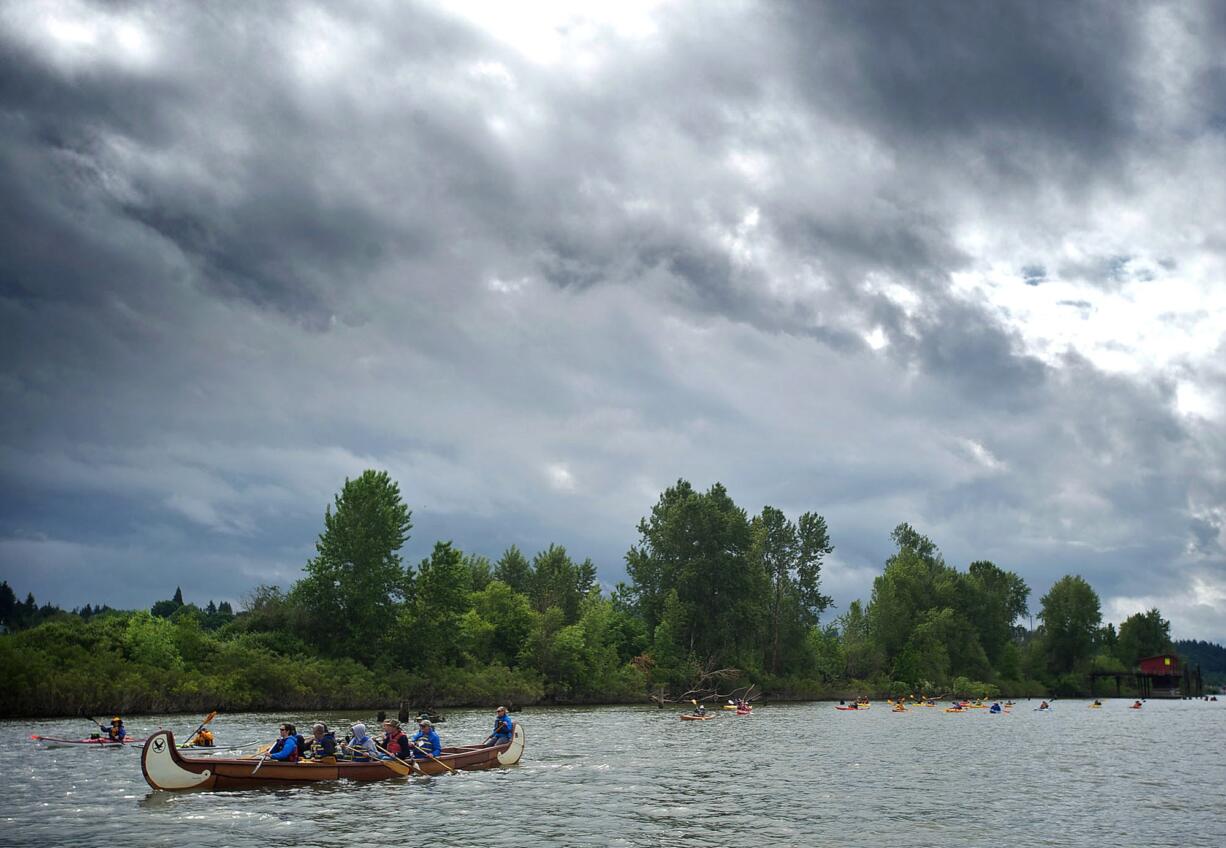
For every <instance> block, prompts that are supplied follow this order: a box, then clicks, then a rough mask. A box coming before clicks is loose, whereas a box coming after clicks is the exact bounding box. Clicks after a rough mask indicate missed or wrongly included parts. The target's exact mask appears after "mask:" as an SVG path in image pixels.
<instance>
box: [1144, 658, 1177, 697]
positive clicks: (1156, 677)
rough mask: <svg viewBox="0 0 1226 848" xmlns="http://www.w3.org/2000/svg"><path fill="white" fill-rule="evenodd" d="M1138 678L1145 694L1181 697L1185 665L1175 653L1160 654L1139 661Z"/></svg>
mask: <svg viewBox="0 0 1226 848" xmlns="http://www.w3.org/2000/svg"><path fill="white" fill-rule="evenodd" d="M1137 672H1138V674H1137V679H1138V682H1139V683H1141V691H1142V694H1143V695H1159V696H1162V695H1168V696H1173V697H1179V692H1180V688H1179V684H1180V681H1181V679H1182V678H1183V667H1182V666H1181V665H1180V663H1179V657H1177V656H1176V655H1175V654H1158V655H1157V656H1154V657H1142V658H1141V659H1140V660H1138V661H1137Z"/></svg>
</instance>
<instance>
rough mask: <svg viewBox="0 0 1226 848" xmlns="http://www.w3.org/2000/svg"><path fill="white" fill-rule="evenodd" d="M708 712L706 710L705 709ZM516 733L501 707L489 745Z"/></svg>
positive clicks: (500, 742) (506, 740)
mask: <svg viewBox="0 0 1226 848" xmlns="http://www.w3.org/2000/svg"><path fill="white" fill-rule="evenodd" d="M703 712H706V709H705V708H704V709H703ZM514 732H515V726H514V724H513V723H512V722H511V717H510V716H509V715H507V708H506V707H499V708H498V709H497V710H496V711H495V713H494V732H493V733H492V734H490V738H489V739H486V740H485V743H486V744H487V745H502V744H504V743H506V742H510V741H511V736H512V735H513V734H514Z"/></svg>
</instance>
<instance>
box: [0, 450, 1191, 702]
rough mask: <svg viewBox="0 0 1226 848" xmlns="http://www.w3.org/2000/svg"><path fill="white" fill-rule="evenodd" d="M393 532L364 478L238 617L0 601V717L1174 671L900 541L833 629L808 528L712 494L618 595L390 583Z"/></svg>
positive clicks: (1073, 580)
mask: <svg viewBox="0 0 1226 848" xmlns="http://www.w3.org/2000/svg"><path fill="white" fill-rule="evenodd" d="M412 527H413V522H412V514H411V512H410V510H409V509H408V507H407V506H406V505H405V503H404V501H403V499H402V497H401V494H400V490H399V486H398V485H397V484H396V483H395V482H394V481H393V480H392V479H391V478H390V477H389V476H388V474H387V473H386V472H382V471H366V472H365V473H363V474H362V475H361V476H359V477H357V478H356V479H353V480H346V481H345V483H344V485H343V486H342V488H341V490H340V492H339V493H338V494H337V495H336V497H335V499H334V501H333V503H332V504H330V505H329V506H328V507H327V509H326V510H325V513H324V516H323V529H322V531H321V532H320V534H319V537H318V539H317V541H316V546H315V547H316V551H315V555H314V556H313V557H311V559H310V560H308V561H307V562H306V564H305V566H304V569H303V576H302V578H301V579H300V580H298V581H297V582H296V583H294V584H293V585H292V586H289V587H287V588H286V589H284V590H283V589H282V588H280V587H275V586H258V587H256V588H255V589H254V590H253V591H252V592H251V594H250V596H249V597H248V598H247V599H246V601H245V603H244V604H243V605H242V608H241V609H240V610H238V611H237V612H236V611H234V610H233V609H232V608H231V606H230V605H229V604H228V603H225V602H222V603H220V604H215V603H214V602H212V601H209V602H208V603H207V604H206V605H205V606H204V607H199V606H197V605H195V604H192V603H187V602H185V601H184V599H183V596H182V592H181V591H180V590H178V589H176V591H175V594H174V596H173V597H172V598H170V599H167V600H164V601H158V602H157V603H155V604H154V605H153V607H152V608H151V609H150V610H148V611H135V612H132V611H127V612H121V611H114V610H109V609H105V608H103V609H101V610H99V609H96V608H90V607H88V606H87V607H85V608H82V609H81V610H77V611H74V612H73V613H66V612H64V611H62V610H58V608H54V607H49V606H48V605H44V606H43V607H38V606H37V605H36V604H35V602H34V599H33V597H32V596H30V597H28V598H27V601H26V603H24V604H23V603H21V602H18V601H16V596H15V595H14V593H13V591H12V590H11V589H10V588H9V587H8V586H7V584H4V585H3V587H0V623H4V624H5V625H6V626H7V628H8V630H9V631H11V632H10V633H9V635H7V636H6V637H4V638H3V639H0V672H2V673H3V674H4V675H5V678H6V679H7V680H8V681H9V682H10V685H9V686H8V687H6V688H5V690H4V691H2V692H0V712H3V714H5V715H17V714H54V713H57V712H59V713H62V712H75V711H79V710H87V711H88V710H95V709H97V710H123V711H159V710H193V711H201V710H208V709H213V708H221V709H228V710H236V709H259V708H269V709H274V708H275V709H289V708H301V709H320V708H337V709H340V708H350V707H367V706H373V705H377V704H385V705H386V704H395V703H398V702H399V703H405V704H409V705H413V706H421V707H433V706H443V705H448V704H488V703H490V702H494V701H497V702H510V703H512V704H519V705H524V704H530V703H540V702H555V703H600V702H604V703H612V702H635V701H642V700H645V699H646V698H647V697H648V696H653V697H655V698H656V699H657V700H660V701H662V702H663V701H668V700H675V699H677V698H683V697H688V696H691V695H694V694H697V695H699V696H705V697H710V696H713V695H718V694H721V693H728V692H731V691H735V690H737V689H744V688H746V687H749V686H755V687H756V688H757V690H758V691H762V692H764V693H765V694H767V695H768V696H771V697H778V698H822V697H840V696H846V695H850V694H860V693H863V694H893V695H901V694H904V693H923V694H929V695H937V694H942V693H946V692H948V693H951V694H963V695H969V694H979V695H988V694H995V693H1001V694H1012V695H1022V694H1035V695H1039V694H1044V695H1045V694H1049V693H1057V694H1076V693H1080V692H1083V691H1084V690H1085V689H1086V686H1087V683H1088V679H1087V673H1088V672H1089V671H1091V670H1100V671H1102V670H1115V669H1119V670H1126V669H1128V668H1131V667H1132V665H1134V664H1135V662H1136V660H1137V659H1138V658H1139V657H1141V656H1146V655H1150V654H1155V653H1161V652H1164V651H1170V650H1172V649H1173V645H1172V642H1171V639H1170V623H1169V622H1168V621H1166V620H1165V619H1163V618H1162V617H1161V614H1160V613H1159V611H1158V610H1156V609H1153V610H1149V611H1147V612H1145V613H1139V614H1137V615H1134V616H1131V617H1129V618H1128V619H1127V620H1125V621H1124V622H1122V623H1121V625H1120V627H1119V630H1118V631H1116V630H1115V628H1114V627H1113V626H1112V625H1111V624H1104V623H1103V621H1102V615H1101V609H1100V602H1099V598H1098V596H1097V594H1096V593H1095V592H1094V590H1093V588H1092V587H1090V585H1089V584H1088V583H1087V582H1086V581H1085V580H1083V579H1082V578H1081V577H1078V576H1076V575H1069V576H1066V577H1063V578H1061V579H1060V580H1059V581H1057V582H1056V583H1055V584H1054V585H1053V586H1052V588H1051V589H1050V591H1049V592H1048V593H1047V594H1046V595H1044V596H1043V597H1042V598H1041V599H1040V602H1039V604H1040V606H1039V609H1038V611H1037V615H1038V620H1039V622H1040V625H1039V626H1038V627H1037V628H1036V629H1034V630H1029V629H1027V628H1026V627H1024V626H1023V625H1022V621H1023V620H1024V619H1025V618H1026V616H1027V615H1028V614H1029V612H1030V609H1029V600H1030V589H1029V587H1028V586H1027V585H1026V582H1025V581H1024V580H1023V579H1022V578H1021V577H1020V576H1019V575H1018V574H1016V573H1014V572H1011V571H1008V570H1006V569H1004V568H1001V567H1000V566H998V565H996V564H994V563H992V562H988V561H986V560H981V561H976V562H972V563H970V565H969V566H968V567H967V568H966V570H965V571H960V570H958V569H957V568H955V567H953V566H951V565H949V564H947V563H946V562H945V560H944V559H943V557H942V555H941V553H940V550H939V548H938V547H937V545H936V544H935V543H934V542H933V541H932V540H930V539H928V538H927V537H925V536H923V535H922V534H921V533H919V532H918V531H917V530H915V529H914V528H912V527H911V526H910V525H909V524H900V525H899V526H898V527H897V528H895V529H894V531H893V533H892V536H891V538H892V540H893V543H894V548H895V550H894V552H893V553H892V554H891V556H890V557H889V558H888V559H887V560H886V562H885V564H884V569H883V571H882V573H881V574H880V575H879V576H878V577H877V578H876V579H875V580H874V582H873V588H872V594H871V597H870V598H869V600H868V602H867V603H863V602H861V601H855V602H853V603H851V604H850V605H849V606H848V608H847V610H846V611H845V612H843V613H842V614H841V615H838V616H837V617H830V616H829V612H830V610H831V599H830V598H829V597H828V596H827V595H825V594H823V593H822V567H823V564H824V561H825V558H826V557H827V556H829V555H830V554H831V553H832V552H833V550H834V546H833V543H832V540H831V536H830V532H829V529H828V527H827V525H826V521H825V519H824V518H823V517H822V516H821V515H818V514H817V513H815V512H806V513H804V514H802V515H800V516H799V517H798V518H797V519H796V520H795V521H793V520H791V519H789V518H788V517H787V516H786V515H785V514H784V513H783V512H782V511H781V510H779V509H776V508H774V507H771V506H766V507H764V508H763V509H762V510H761V511H760V512H758V513H756V514H752V515H751V514H749V513H748V512H747V511H746V510H745V509H743V508H741V507H740V506H738V505H737V504H736V503H735V502H734V501H733V499H732V497H731V496H730V495H729V493H728V491H727V490H726V489H725V488H724V487H723V486H722V485H720V484H718V483H717V484H715V485H713V486H711V487H710V488H709V489H707V490H705V491H699V490H696V489H695V488H694V487H693V486H691V485H690V483H688V482H687V481H685V480H679V481H678V482H677V483H676V484H675V485H673V486H670V487H669V488H668V489H666V490H665V491H664V492H663V493H662V494H661V495H660V496H659V499H658V501H657V502H656V503H655V505H654V506H652V508H651V510H650V513H649V514H648V515H646V516H644V517H643V519H642V520H641V521H640V522H639V524H638V527H637V531H638V538H637V540H636V541H635V543H634V544H633V545H632V546H631V547H630V548H629V550H628V551H627V553H626V574H627V580H626V581H625V582H623V583H619V584H618V585H617V586H616V587H615V589H614V590H613V591H611V592H605V591H602V589H601V587H600V586H599V584H598V582H597V579H596V576H597V570H596V566H595V565H594V563H593V562H592V561H591V560H590V559H583V560H581V561H580V560H577V559H576V558H574V557H572V556H571V555H570V554H569V553H568V551H567V550H566V549H565V548H564V547H562V546H559V545H549V546H548V547H547V548H545V549H544V550H541V551H539V552H537V553H535V554H533V555H531V556H529V555H527V554H525V553H523V552H521V551H520V550H519V549H518V548H516V547H514V546H512V547H509V548H507V549H506V550H505V551H503V553H502V554H501V556H500V557H499V558H498V559H496V560H491V559H489V558H487V557H485V556H482V555H479V554H473V553H466V552H464V551H461V550H459V549H458V548H456V547H455V546H454V545H453V544H452V543H450V542H442V541H440V542H437V543H436V544H435V545H434V547H433V550H432V551H431V553H430V555H429V556H428V557H425V558H424V559H422V560H421V561H420V562H418V563H416V564H407V563H405V562H404V561H403V559H402V557H401V550H402V548H403V546H404V545H405V543H406V542H407V541H408V539H409V538H410V533H411V531H412Z"/></svg>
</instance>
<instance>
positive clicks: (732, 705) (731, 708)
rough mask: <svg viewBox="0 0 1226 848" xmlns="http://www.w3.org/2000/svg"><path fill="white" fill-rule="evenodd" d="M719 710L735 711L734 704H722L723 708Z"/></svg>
mask: <svg viewBox="0 0 1226 848" xmlns="http://www.w3.org/2000/svg"><path fill="white" fill-rule="evenodd" d="M721 709H725V710H735V709H736V704H724V706H723V707H721Z"/></svg>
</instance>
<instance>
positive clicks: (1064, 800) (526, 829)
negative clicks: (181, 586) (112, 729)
mask: <svg viewBox="0 0 1226 848" xmlns="http://www.w3.org/2000/svg"><path fill="white" fill-rule="evenodd" d="M1037 703H1038V702H1037V701H1021V702H1019V704H1018V706H1017V708H1016V709H1015V711H1014V712H1013V713H1012V714H1008V715H996V716H994V715H988V714H987V712H986V710H975V711H971V712H968V713H964V714H947V713H945V712H943V711H942V710H941V709H913V710H911V711H910V712H907V713H897V714H896V713H891V712H890V711H889V710H888V708H887V707H886V705H885V704H883V703H878V704H876V705H875V706H874V707H873V708H872V709H870V710H868V711H865V712H856V713H847V712H839V711H837V710H835V709H834V708H833V705H831V704H829V703H811V704H779V705H764V706H760V707H759V708H757V709H756V710H755V711H754V713H753V714H752V715H750V716H746V717H736V716H734V715H732V714H730V713H723V714H721V715H720V716H719V718H718V719H717V720H715V721H707V722H682V721H678V719H677V711H676V710H658V709H655V708H651V707H593V708H558V709H539V710H529V711H526V712H523V713H520V714H518V715H516V716H515V718H516V719H517V720H519V721H520V722H522V724H523V727H524V729H525V731H526V736H527V748H526V750H525V755H524V759H523V761H522V763H521V764H520V765H518V766H514V767H511V768H507V769H502V770H497V771H487V772H466V773H457V774H455V775H448V776H445V777H436V778H421V777H416V778H400V779H395V780H389V781H384V782H379V783H332V784H317V785H313V786H305V787H302V788H297V789H279V790H248V791H231V792H188V793H182V794H179V793H169V792H154V791H153V790H151V789H150V788H149V786H148V785H147V784H146V783H145V781H144V779H143V777H142V776H141V770H140V751H139V747H136V748H133V749H130V750H124V749H120V750H93V749H88V748H61V749H51V750H48V749H44V748H42V747H40V746H39V745H38V744H37V743H35V742H32V741H31V740H30V739H29V736H30V734H32V733H37V734H41V735H56V736H59V735H64V736H77V735H80V734H86V735H87V734H88V733H89V731H90V727H89V725H88V724H87V723H86V722H85V721H83V720H81V719H77V720H55V721H5V722H2V723H0V727H2V728H3V733H0V751H2V752H3V762H4V763H5V766H6V767H5V769H4V771H5V774H4V776H3V777H2V778H0V844H12V845H40V846H58V845H83V846H176V848H179V846H187V845H190V846H245V845H253V846H254V845H259V846H290V845H310V846H331V845H370V846H384V845H388V846H391V845H401V844H405V845H418V844H424V843H426V842H427V841H429V842H430V843H431V844H433V845H457V846H461V845H462V846H474V845H480V846H498V845H508V846H510V845H515V846H521V845H614V846H619V845H624V846H665V845H667V846H687V848H688V846H731V845H736V846H762V845H771V846H774V845H780V846H783V845H805V846H809V845H812V846H826V845H830V846H840V847H841V846H858V845H864V846H875V848H880V846H897V845H903V844H905V845H907V846H985V845H991V844H996V845H1006V846H1013V845H1017V846H1027V848H1032V847H1033V846H1042V845H1060V846H1072V845H1093V846H1095V848H1103V846H1120V845H1128V846H1132V845H1147V846H1148V845H1171V846H1176V845H1180V846H1182V845H1220V844H1223V842H1224V841H1226V732H1224V731H1226V701H1220V702H1217V703H1209V702H1204V701H1149V702H1147V703H1146V705H1145V707H1144V709H1141V710H1129V709H1128V708H1127V703H1128V702H1125V701H1108V702H1106V706H1105V707H1104V708H1102V709H1100V710H1091V709H1088V708H1087V702H1085V701H1060V702H1058V703H1057V705H1056V709H1055V711H1053V712H1052V713H1050V714H1046V713H1039V712H1035V711H1034V709H1033V708H1034V707H1035V706H1036V705H1037ZM446 718H447V722H446V723H445V724H442V725H440V726H439V730H440V731H441V735H442V737H443V744H444V745H447V744H466V743H472V742H478V741H480V740H481V739H482V738H484V737H485V735H486V734H487V733H488V732H489V730H490V728H491V727H492V725H493V712H492V710H491V711H484V710H483V711H474V710H460V711H454V712H450V713H447V715H446ZM283 719H284V720H289V721H293V722H294V723H296V724H297V725H298V727H299V729H300V730H301V729H303V728H305V727H307V726H308V725H309V723H310V722H311V721H312V720H317V719H322V720H324V721H327V722H328V723H329V725H334V726H342V727H344V726H347V725H348V723H350V722H352V721H355V720H365V721H368V722H369V723H371V724H373V723H374V717H373V716H363V715H359V714H355V713H352V712H351V713H347V714H324V715H321V716H306V715H288V716H279V715H267V714H253V713H246V714H238V715H221V716H219V717H218V718H217V719H216V720H215V721H214V723H213V725H212V727H213V729H214V731H215V732H216V735H217V741H218V744H219V745H230V744H239V743H248V742H250V743H256V744H259V743H264V742H269V741H272V739H273V738H274V737H275V736H276V727H277V724H278V722H279V721H281V720H283ZM199 721H200V718H196V719H195V720H192V719H191V718H189V717H185V716H150V717H135V718H133V719H131V720H130V721H129V723H128V727H129V732H135V733H136V734H138V735H144V734H145V733H148V732H151V731H153V730H156V729H159V728H161V727H168V728H171V729H172V730H175V731H176V733H177V735H180V736H182V735H186V733H188V732H190V731H191V730H192V729H193V728H194V726H195V724H196V723H197V722H199ZM251 747H252V749H254V747H255V744H253V745H252V746H251Z"/></svg>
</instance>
